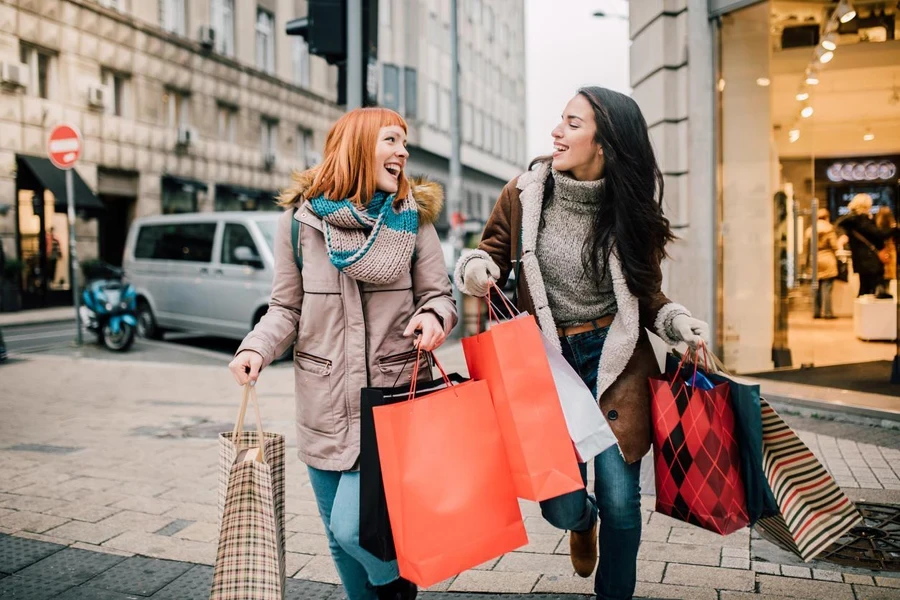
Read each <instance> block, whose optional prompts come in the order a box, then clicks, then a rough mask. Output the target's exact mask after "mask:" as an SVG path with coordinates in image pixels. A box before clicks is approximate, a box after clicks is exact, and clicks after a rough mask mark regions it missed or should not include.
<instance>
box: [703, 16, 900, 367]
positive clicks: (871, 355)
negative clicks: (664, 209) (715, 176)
mask: <svg viewBox="0 0 900 600" xmlns="http://www.w3.org/2000/svg"><path fill="white" fill-rule="evenodd" d="M716 4H717V6H724V5H726V4H728V3H725V2H717V3H716ZM847 5H848V3H840V4H838V3H803V4H800V3H797V2H788V1H786V0H769V1H766V2H759V3H756V4H754V5H752V6H744V7H743V8H741V9H739V10H730V11H729V10H728V8H727V7H726V8H724V9H722V10H725V11H726V14H724V15H723V16H722V18H721V19H720V20H718V21H717V22H716V23H717V27H718V30H717V44H718V50H719V51H718V57H719V64H718V65H717V72H716V74H715V81H716V88H717V111H718V117H719V118H718V123H719V132H718V134H719V139H720V142H719V147H718V160H719V169H718V173H719V181H718V189H719V198H718V202H719V212H720V215H721V222H720V224H719V226H720V229H721V232H722V234H723V235H722V240H723V242H722V244H723V245H722V256H721V267H720V270H719V273H720V280H721V284H720V285H721V289H720V290H719V297H720V299H721V300H720V302H721V305H720V307H719V310H720V312H721V322H722V325H723V326H722V337H723V349H724V358H725V362H726V365H728V366H729V367H730V368H731V369H732V370H733V371H736V372H764V371H769V370H771V369H772V368H773V367H794V368H796V367H800V366H801V365H806V366H810V365H812V366H815V367H820V366H829V365H838V364H844V363H850V362H857V363H858V362H864V361H870V360H871V361H875V360H879V361H883V362H884V363H885V364H889V361H890V360H891V359H892V358H893V356H894V347H893V345H890V346H888V345H885V344H881V345H878V344H876V343H874V342H869V341H863V340H862V338H860V337H859V336H858V335H857V333H856V327H857V324H858V320H859V319H860V318H861V317H860V315H861V314H862V311H866V310H872V309H871V307H873V306H874V307H877V306H878V303H879V302H881V303H882V304H884V306H885V307H886V309H887V313H891V314H893V311H894V304H893V302H895V301H896V298H897V293H896V281H895V277H896V269H887V268H886V269H885V270H884V271H883V277H882V279H881V280H880V282H879V285H878V286H877V287H876V288H873V290H874V291H875V293H872V294H867V293H865V292H866V288H865V287H864V286H861V283H862V278H861V273H858V272H857V267H860V268H861V269H865V267H864V264H863V262H861V261H860V260H859V259H861V258H862V257H861V256H860V255H858V253H857V255H854V252H855V250H854V248H853V246H854V243H853V235H852V233H851V229H852V227H851V225H852V224H851V222H850V221H849V219H850V218H851V215H850V214H849V213H850V209H849V205H850V203H851V202H852V201H853V200H854V198H857V197H859V195H860V194H865V197H866V198H868V199H870V200H871V201H872V209H871V211H870V213H869V215H865V214H861V215H859V218H861V219H864V220H867V221H869V222H871V223H873V224H874V223H875V220H874V217H875V216H876V214H877V213H878V212H879V211H880V212H881V213H882V214H883V216H884V218H885V219H887V222H889V221H890V218H891V217H894V218H895V215H896V214H897V212H898V196H900V188H898V177H897V173H896V168H897V165H900V146H898V145H897V142H896V140H897V139H898V133H900V132H898V130H897V128H896V126H895V125H894V124H893V122H894V121H893V119H894V118H893V117H890V116H889V115H892V114H893V115H896V105H897V103H898V102H900V100H895V99H894V98H900V95H897V93H896V90H895V89H894V87H896V86H894V87H892V84H891V83H890V82H891V81H892V80H893V77H894V76H895V73H894V72H895V71H896V66H895V65H896V64H897V63H896V60H893V59H892V54H891V53H892V51H893V50H892V48H891V44H889V43H887V42H890V41H892V40H893V39H894V37H895V32H896V27H897V23H896V22H895V21H894V18H893V17H892V16H891V15H886V14H884V13H883V12H881V11H878V10H876V9H873V8H871V7H869V6H866V5H865V4H864V3H852V5H853V6H855V8H856V10H853V11H847V10H845V8H846V6H847ZM888 65H891V66H888ZM875 82H882V84H880V89H877V90H876V87H879V84H876V83H875ZM873 86H875V87H873ZM892 111H893V112H892ZM831 234H833V235H831ZM825 236H828V239H830V240H832V241H831V242H828V247H827V248H826V249H824V250H823V249H822V248H820V246H819V244H820V242H821V241H822V240H823V239H825ZM832 242H833V243H832ZM820 258H822V259H823V260H820ZM855 259H856V260H855ZM827 264H830V265H835V264H840V265H842V266H841V268H840V272H843V273H845V275H843V276H842V277H837V274H838V272H839V270H838V268H837V267H834V268H823V265H827ZM844 267H846V268H844ZM888 295H890V296H891V297H892V298H890V299H889V298H887V296H888ZM832 317H835V318H832ZM876 329H877V331H874V332H869V333H867V334H866V335H867V336H870V337H872V336H874V337H872V339H874V340H879V339H880V340H885V341H888V340H893V339H894V337H895V336H896V326H895V325H894V322H893V319H892V320H891V321H890V323H889V324H888V323H887V321H885V320H882V321H881V325H880V329H878V328H877V327H876ZM826 339H827V340H828V343H822V340H826ZM866 339H869V337H867V338H866ZM888 371H889V368H888ZM888 375H889V373H888ZM813 378H814V373H812V372H810V373H809V374H808V378H807V379H808V380H809V381H812V380H813Z"/></svg>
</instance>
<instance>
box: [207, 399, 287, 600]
mask: <svg viewBox="0 0 900 600" xmlns="http://www.w3.org/2000/svg"><path fill="white" fill-rule="evenodd" d="M251 398H252V399H253V405H254V407H255V408H256V431H244V415H245V414H246V412H247V405H248V402H249V400H250V399H251ZM284 560H285V554H284V436H282V435H280V434H277V433H266V432H263V430H262V423H261V421H260V418H259V403H258V402H257V400H256V388H255V387H251V386H250V385H247V386H244V396H243V399H242V401H241V408H240V410H239V411H238V416H237V421H236V422H235V425H234V430H233V431H230V432H226V433H221V434H219V549H218V552H217V553H216V568H215V573H214V575H213V583H212V591H211V592H210V596H209V597H210V600H281V598H282V597H283V595H284V575H285V573H284Z"/></svg>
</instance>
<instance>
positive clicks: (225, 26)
mask: <svg viewBox="0 0 900 600" xmlns="http://www.w3.org/2000/svg"><path fill="white" fill-rule="evenodd" d="M209 13H210V18H209V20H210V24H211V25H212V28H213V31H215V32H216V52H218V53H219V54H222V55H224V56H234V0H211V1H210V5H209Z"/></svg>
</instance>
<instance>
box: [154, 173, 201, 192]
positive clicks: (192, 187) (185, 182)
mask: <svg viewBox="0 0 900 600" xmlns="http://www.w3.org/2000/svg"><path fill="white" fill-rule="evenodd" d="M162 184H163V186H166V187H169V188H178V187H180V188H182V189H183V190H184V191H185V192H190V193H192V192H195V191H202V192H205V191H207V190H208V189H209V186H207V185H206V184H205V183H203V182H202V181H197V180H196V179H188V178H186V177H178V176H177V175H163V176H162Z"/></svg>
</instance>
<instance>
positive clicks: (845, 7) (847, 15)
mask: <svg viewBox="0 0 900 600" xmlns="http://www.w3.org/2000/svg"><path fill="white" fill-rule="evenodd" d="M834 14H835V16H836V17H837V18H838V21H840V22H841V23H849V22H850V21H852V20H853V19H855V18H856V10H855V9H854V8H853V5H852V4H850V1H849V0H841V2H840V4H838V7H837V9H835V11H834Z"/></svg>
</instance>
